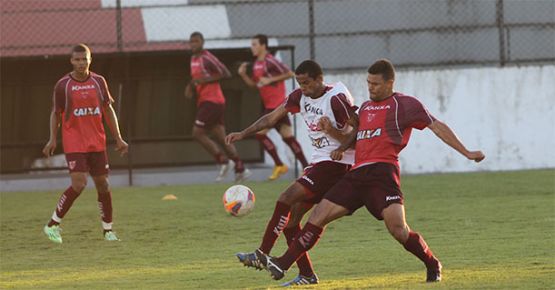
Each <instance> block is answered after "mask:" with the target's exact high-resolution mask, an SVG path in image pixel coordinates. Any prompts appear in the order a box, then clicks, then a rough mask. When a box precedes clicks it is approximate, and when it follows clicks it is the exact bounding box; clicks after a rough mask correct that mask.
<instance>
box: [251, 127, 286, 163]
mask: <svg viewBox="0 0 555 290" xmlns="http://www.w3.org/2000/svg"><path fill="white" fill-rule="evenodd" d="M256 139H258V141H260V143H262V146H264V149H265V150H266V152H268V154H270V156H272V159H274V163H275V164H276V165H277V166H281V165H283V162H281V159H279V156H278V154H277V151H276V146H275V145H274V142H272V140H270V138H268V136H266V135H265V134H256Z"/></svg>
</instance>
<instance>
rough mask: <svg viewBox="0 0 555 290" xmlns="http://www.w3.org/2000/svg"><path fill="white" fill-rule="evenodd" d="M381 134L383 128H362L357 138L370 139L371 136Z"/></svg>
mask: <svg viewBox="0 0 555 290" xmlns="http://www.w3.org/2000/svg"><path fill="white" fill-rule="evenodd" d="M381 134H382V128H378V129H374V130H372V129H369V130H361V131H358V132H357V140H362V139H370V138H374V137H377V136H380V135H381Z"/></svg>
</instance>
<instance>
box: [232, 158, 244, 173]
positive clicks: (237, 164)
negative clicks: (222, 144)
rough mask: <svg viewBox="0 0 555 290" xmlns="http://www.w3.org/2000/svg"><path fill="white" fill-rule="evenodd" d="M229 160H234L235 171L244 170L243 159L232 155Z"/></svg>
mask: <svg viewBox="0 0 555 290" xmlns="http://www.w3.org/2000/svg"><path fill="white" fill-rule="evenodd" d="M231 160H233V162H235V168H234V169H235V173H241V172H243V171H245V165H243V160H241V159H240V158H239V156H237V157H232V158H231Z"/></svg>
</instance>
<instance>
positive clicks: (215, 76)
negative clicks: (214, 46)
mask: <svg viewBox="0 0 555 290" xmlns="http://www.w3.org/2000/svg"><path fill="white" fill-rule="evenodd" d="M189 45H190V46H191V51H192V53H193V55H192V57H191V82H189V84H188V85H187V87H186V88H185V97H187V98H192V97H193V95H196V96H197V116H196V119H195V125H194V126H193V137H194V138H195V140H197V141H198V142H199V143H200V144H201V145H202V147H204V149H206V151H208V153H210V154H211V155H212V156H214V158H215V159H216V162H217V163H218V164H220V173H219V175H218V177H217V178H216V181H222V180H223V179H224V178H225V176H226V175H227V172H228V170H229V167H231V164H232V162H231V161H230V160H233V162H234V163H235V181H236V182H239V181H242V180H244V179H246V178H247V177H248V176H249V175H251V172H250V171H249V170H248V169H245V167H244V165H243V161H242V160H241V159H240V158H239V154H237V149H235V146H234V145H233V144H226V143H225V134H226V133H225V124H224V112H225V98H224V94H223V92H222V88H221V87H220V83H219V81H220V80H221V79H224V78H229V77H230V76H231V74H230V73H229V71H228V69H227V68H226V67H225V65H224V64H223V63H221V62H220V61H219V60H218V59H217V58H216V57H215V56H214V55H213V54H211V53H210V52H209V51H208V50H206V49H204V37H203V35H202V33H200V32H193V33H192V34H191V36H190V38H189ZM208 133H211V134H212V136H214V140H215V141H216V142H214V141H213V140H212V139H210V137H209V136H208ZM220 147H221V148H223V151H224V152H225V154H223V153H222V151H221V149H220Z"/></svg>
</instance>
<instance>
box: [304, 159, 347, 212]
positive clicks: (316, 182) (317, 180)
mask: <svg viewBox="0 0 555 290" xmlns="http://www.w3.org/2000/svg"><path fill="white" fill-rule="evenodd" d="M350 168H351V165H348V164H343V163H339V162H333V161H322V162H318V163H316V164H313V165H310V166H308V167H307V168H305V170H304V174H303V176H301V177H300V178H299V179H297V182H298V183H300V184H301V185H302V186H303V187H304V188H305V189H306V191H307V192H308V194H307V196H306V198H305V200H304V202H307V203H312V204H314V203H319V202H320V200H322V197H324V194H326V192H327V191H328V190H330V188H332V187H333V186H334V185H335V184H336V183H337V182H338V181H339V180H341V178H343V176H344V175H345V174H346V173H347V172H349V169H350Z"/></svg>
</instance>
